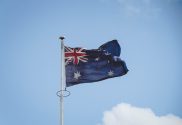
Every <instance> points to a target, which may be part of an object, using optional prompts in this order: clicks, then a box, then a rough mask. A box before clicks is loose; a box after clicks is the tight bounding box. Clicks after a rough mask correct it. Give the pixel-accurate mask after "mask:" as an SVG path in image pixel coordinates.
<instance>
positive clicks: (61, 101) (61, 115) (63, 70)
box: [59, 37, 66, 125]
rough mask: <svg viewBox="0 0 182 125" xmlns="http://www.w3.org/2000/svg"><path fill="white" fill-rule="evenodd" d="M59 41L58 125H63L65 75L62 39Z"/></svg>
mask: <svg viewBox="0 0 182 125" xmlns="http://www.w3.org/2000/svg"><path fill="white" fill-rule="evenodd" d="M59 39H60V40H61V91H60V92H61V93H60V94H61V95H60V125H64V104H63V98H64V90H65V84H66V82H65V81H66V80H65V78H66V73H65V55H64V39H65V38H64V37H60V38H59Z"/></svg>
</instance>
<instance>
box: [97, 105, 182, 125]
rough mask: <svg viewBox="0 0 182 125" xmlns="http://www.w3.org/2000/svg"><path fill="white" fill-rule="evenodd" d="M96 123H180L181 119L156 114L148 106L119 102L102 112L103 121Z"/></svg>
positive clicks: (143, 124)
mask: <svg viewBox="0 0 182 125" xmlns="http://www.w3.org/2000/svg"><path fill="white" fill-rule="evenodd" d="M98 125H182V119H181V118H179V117H178V116H175V115H170V114H169V115H165V116H157V115H156V114H155V113H154V112H153V111H152V110H151V109H149V108H139V107H135V106H131V105H130V104H126V103H121V104H118V105H117V106H115V107H113V108H112V110H111V111H106V112H104V117H103V123H102V124H98Z"/></svg>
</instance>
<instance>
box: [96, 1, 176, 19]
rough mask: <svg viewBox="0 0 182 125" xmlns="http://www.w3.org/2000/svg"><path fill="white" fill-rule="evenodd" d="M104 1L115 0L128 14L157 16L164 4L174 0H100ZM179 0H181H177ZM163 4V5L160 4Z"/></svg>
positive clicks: (122, 10)
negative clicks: (160, 0)
mask: <svg viewBox="0 0 182 125" xmlns="http://www.w3.org/2000/svg"><path fill="white" fill-rule="evenodd" d="M100 1H102V2H115V3H118V4H119V5H120V10H121V12H123V13H125V14H126V15H129V16H130V15H131V16H133V15H142V16H155V15H158V13H160V12H161V11H162V9H163V4H169V3H172V0H163V1H162V2H159V1H158V0H100ZM175 1H179V0H175ZM159 3H163V4H161V6H160V5H159Z"/></svg>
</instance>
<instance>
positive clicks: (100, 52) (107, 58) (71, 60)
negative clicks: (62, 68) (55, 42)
mask: <svg viewBox="0 0 182 125" xmlns="http://www.w3.org/2000/svg"><path fill="white" fill-rule="evenodd" d="M120 53H121V48H120V45H119V43H118V41H117V40H112V41H109V42H107V43H105V44H103V45H102V46H100V47H99V48H98V49H91V50H86V49H83V48H80V47H79V48H70V47H66V46H65V65H66V86H67V87H69V86H73V85H77V84H80V83H91V82H97V81H101V80H104V79H108V78H113V77H119V76H122V75H125V74H126V73H127V72H128V69H127V67H126V64H125V62H124V61H123V60H121V59H120V58H119V56H120Z"/></svg>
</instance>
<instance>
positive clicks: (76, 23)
mask: <svg viewBox="0 0 182 125" xmlns="http://www.w3.org/2000/svg"><path fill="white" fill-rule="evenodd" d="M181 12H182V1H181V0H138V1H136V0H90V1H89V0H77V1H70V0H52V1H48V0H47V1H43V0H27V1H24V0H16V1H13V0H1V1H0V27H1V28H0V68H1V69H0V99H1V100H0V124H1V125H10V124H11V125H12V124H13V125H21V124H22V125H40V124H44V125H50V124H55V125H58V124H59V99H58V97H57V96H56V92H57V91H58V90H59V87H60V41H59V40H58V38H59V36H60V35H64V36H65V37H66V39H65V44H66V45H68V46H71V47H78V46H81V47H85V48H88V49H94V48H98V47H99V46H100V45H102V44H103V43H105V42H107V41H110V40H112V39H117V40H118V41H119V43H120V45H121V48H122V51H121V58H122V59H123V60H125V62H126V64H127V66H128V69H129V70H130V71H129V72H128V74H127V75H125V76H123V77H119V78H114V79H108V80H104V81H101V82H98V83H91V84H82V85H78V86H73V87H69V88H68V90H69V91H71V96H69V97H68V98H66V99H65V125H69V124H77V125H81V124H82V125H83V124H87V125H97V124H101V123H102V119H103V114H104V112H105V111H108V110H111V109H112V107H114V106H116V105H117V104H120V103H127V104H131V105H133V106H135V107H140V108H150V109H151V110H152V111H153V112H154V113H155V114H156V115H157V116H165V115H167V114H173V115H175V116H178V117H181V118H182V109H181V105H182V102H181V95H182V93H181V88H182V85H181V82H182V77H181V74H182V66H181V64H182V56H181V49H182V34H181V33H182V23H181V22H182V15H181Z"/></svg>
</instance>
